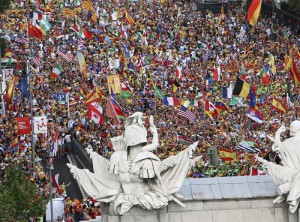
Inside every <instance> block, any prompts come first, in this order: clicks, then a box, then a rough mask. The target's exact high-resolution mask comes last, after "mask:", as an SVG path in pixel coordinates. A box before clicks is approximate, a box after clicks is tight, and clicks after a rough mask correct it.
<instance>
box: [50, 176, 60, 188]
mask: <svg viewBox="0 0 300 222" xmlns="http://www.w3.org/2000/svg"><path fill="white" fill-rule="evenodd" d="M58 178H59V173H57V174H55V175H53V176H52V178H51V179H52V183H53V185H54V186H55V187H56V188H57V189H59V183H58Z"/></svg>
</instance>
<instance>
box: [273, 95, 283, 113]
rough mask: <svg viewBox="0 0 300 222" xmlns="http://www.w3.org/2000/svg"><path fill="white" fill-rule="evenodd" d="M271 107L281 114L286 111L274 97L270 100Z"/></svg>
mask: <svg viewBox="0 0 300 222" xmlns="http://www.w3.org/2000/svg"><path fill="white" fill-rule="evenodd" d="M272 108H273V109H275V110H276V111H278V112H280V113H282V114H284V113H285V112H286V108H285V106H284V105H283V104H282V103H281V102H280V101H279V100H278V99H275V98H274V99H273V101H272Z"/></svg>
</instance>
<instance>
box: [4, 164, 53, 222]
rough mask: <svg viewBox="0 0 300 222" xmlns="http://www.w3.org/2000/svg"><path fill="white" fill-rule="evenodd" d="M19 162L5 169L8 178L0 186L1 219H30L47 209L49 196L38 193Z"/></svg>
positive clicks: (20, 221) (9, 221) (20, 220)
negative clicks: (16, 165)
mask: <svg viewBox="0 0 300 222" xmlns="http://www.w3.org/2000/svg"><path fill="white" fill-rule="evenodd" d="M21 167H22V165H21V164H19V165H18V167H17V168H16V167H15V166H13V165H11V166H10V167H9V168H7V169H6V170H5V175H6V178H5V180H4V182H3V184H2V186H0V203H1V204H0V212H1V214H0V221H7V222H11V221H18V222H23V221H24V222H25V221H28V219H29V218H30V217H34V216H41V215H43V214H44V213H45V211H46V208H45V206H46V203H47V201H48V197H45V196H39V195H37V192H36V191H37V186H36V185H35V183H34V182H32V181H31V179H30V176H29V175H27V174H26V173H25V172H24V171H23V170H22V169H21Z"/></svg>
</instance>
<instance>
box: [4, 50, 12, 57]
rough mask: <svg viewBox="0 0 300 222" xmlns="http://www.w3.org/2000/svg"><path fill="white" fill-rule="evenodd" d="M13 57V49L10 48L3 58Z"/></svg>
mask: <svg viewBox="0 0 300 222" xmlns="http://www.w3.org/2000/svg"><path fill="white" fill-rule="evenodd" d="M12 55H13V52H12V49H11V48H10V47H9V48H8V49H7V51H6V52H5V54H4V56H3V58H7V57H8V58H10V57H12Z"/></svg>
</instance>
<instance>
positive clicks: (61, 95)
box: [54, 93, 67, 105]
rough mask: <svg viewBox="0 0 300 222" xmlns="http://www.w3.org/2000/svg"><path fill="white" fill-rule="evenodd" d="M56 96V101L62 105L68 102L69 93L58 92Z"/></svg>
mask: <svg viewBox="0 0 300 222" xmlns="http://www.w3.org/2000/svg"><path fill="white" fill-rule="evenodd" d="M54 98H55V99H56V102H57V103H58V104H60V105H64V104H67V95H66V93H56V94H55V95H54Z"/></svg>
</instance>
